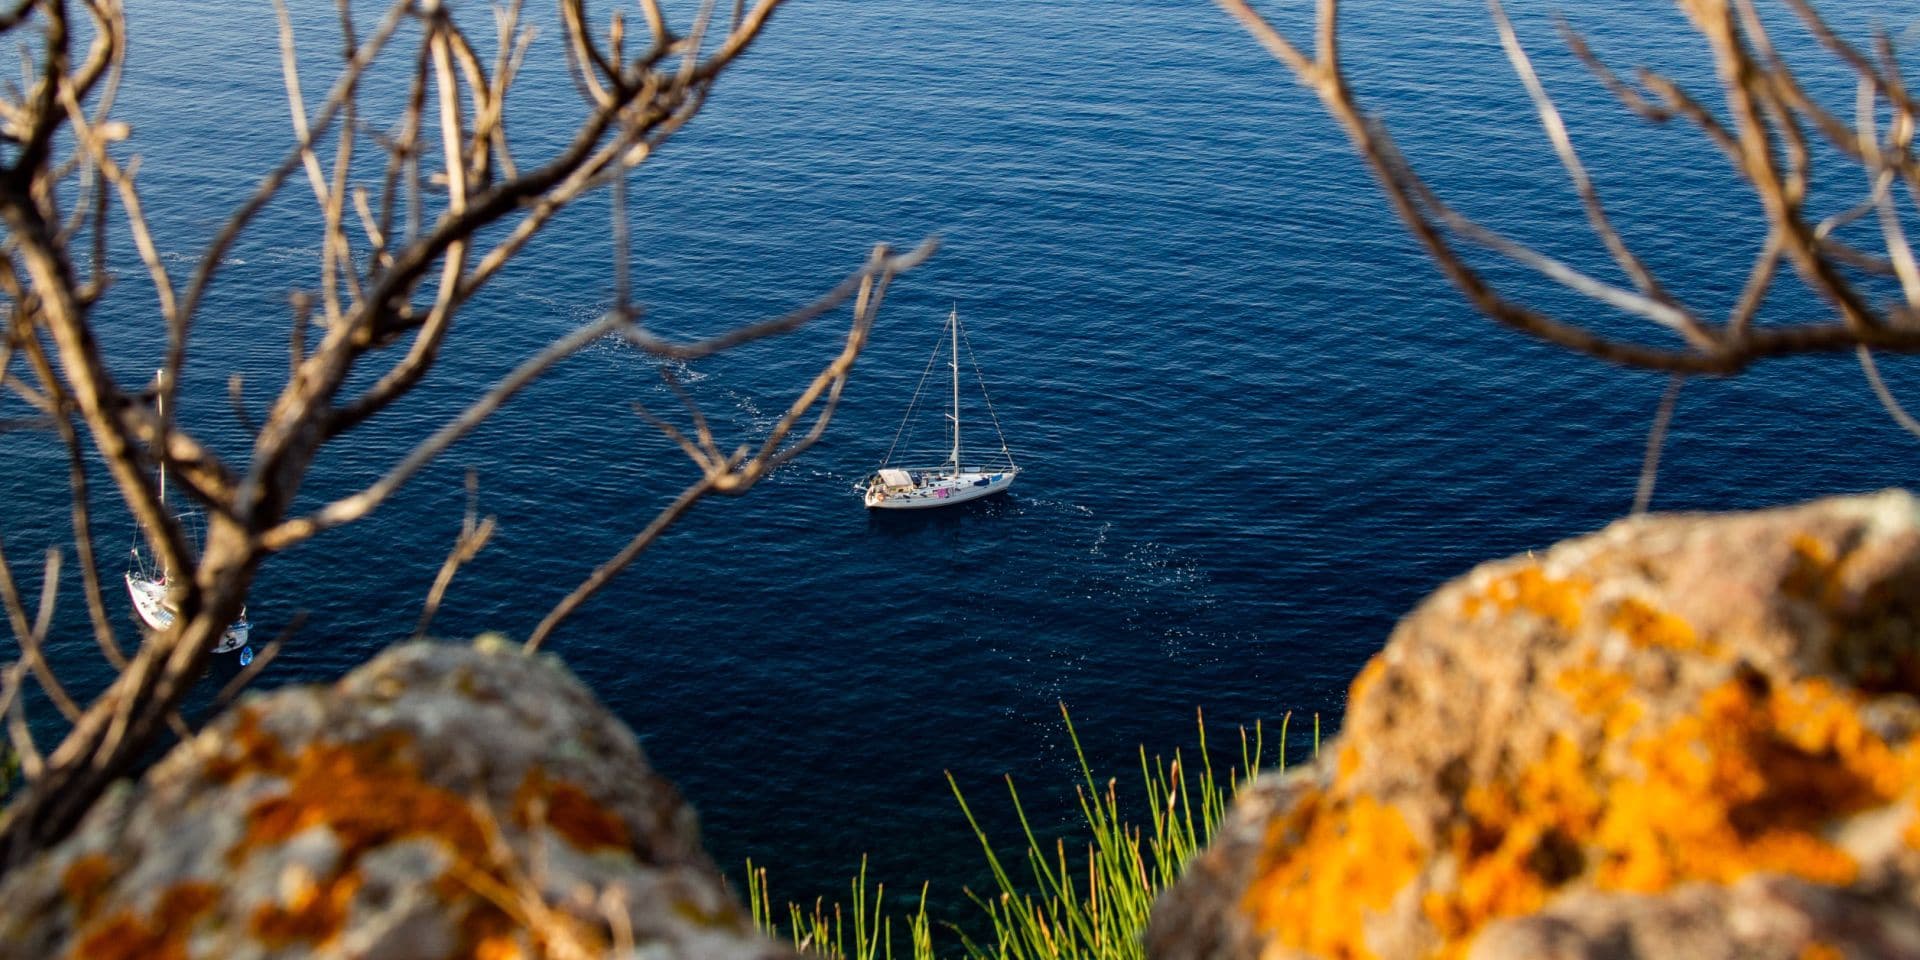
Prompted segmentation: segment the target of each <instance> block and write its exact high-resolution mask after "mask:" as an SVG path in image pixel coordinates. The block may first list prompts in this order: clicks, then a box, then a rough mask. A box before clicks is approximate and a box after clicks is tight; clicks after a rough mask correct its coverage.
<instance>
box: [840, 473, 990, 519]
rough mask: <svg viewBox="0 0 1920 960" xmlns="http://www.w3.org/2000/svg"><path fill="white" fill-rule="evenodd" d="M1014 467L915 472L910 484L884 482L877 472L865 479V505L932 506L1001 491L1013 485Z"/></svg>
mask: <svg viewBox="0 0 1920 960" xmlns="http://www.w3.org/2000/svg"><path fill="white" fill-rule="evenodd" d="M1019 472H1020V471H1019V470H1018V469H1012V470H1000V471H994V472H991V473H988V472H979V473H975V472H962V473H959V474H952V473H949V474H943V475H937V476H925V475H917V476H916V477H915V481H916V482H915V483H914V484H912V485H911V486H903V485H898V484H887V483H885V482H883V481H882V480H881V479H880V478H879V477H878V476H876V477H874V479H872V480H870V481H868V483H867V492H866V498H865V499H866V503H867V508H868V509H870V510H932V509H936V508H939V507H951V506H953V505H955V504H960V503H966V502H967V501H969V500H978V499H980V498H981V497H991V496H993V495H994V494H996V493H1004V492H1006V489H1007V488H1008V487H1011V486H1013V478H1014V477H1015V476H1016V475H1017V474H1018V473H1019Z"/></svg>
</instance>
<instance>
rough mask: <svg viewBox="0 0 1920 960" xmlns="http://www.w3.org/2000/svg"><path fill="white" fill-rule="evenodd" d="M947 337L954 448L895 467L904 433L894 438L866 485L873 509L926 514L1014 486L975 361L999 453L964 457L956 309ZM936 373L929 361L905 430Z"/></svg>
mask: <svg viewBox="0 0 1920 960" xmlns="http://www.w3.org/2000/svg"><path fill="white" fill-rule="evenodd" d="M946 334H947V335H946V337H944V338H942V339H945V340H946V341H947V349H948V354H949V356H948V365H949V367H950V369H951V371H952V374H953V394H952V396H953V399H952V405H951V406H949V407H948V408H947V417H946V419H947V421H948V424H949V425H950V427H951V428H952V441H953V443H952V449H951V452H950V453H949V454H948V456H947V460H946V461H945V462H944V463H941V464H937V465H934V466H911V465H904V464H895V463H893V454H894V449H897V448H898V447H899V445H900V433H895V434H894V443H893V447H891V448H889V449H888V450H887V456H886V459H885V460H883V461H882V462H881V464H880V468H879V469H878V470H876V471H875V472H874V474H873V475H872V476H871V477H868V478H867V480H866V483H865V484H864V490H863V499H864V500H865V501H866V504H867V507H868V508H869V509H873V510H924V509H928V508H932V507H945V506H952V505H953V504H956V503H965V502H967V501H968V500H978V499H980V498H981V497H987V496H992V495H993V494H996V493H1001V492H1003V491H1005V490H1006V489H1007V488H1008V487H1010V486H1012V485H1013V478H1014V477H1015V476H1018V475H1019V473H1020V468H1019V466H1017V465H1016V464H1015V463H1014V462H1013V453H1012V452H1011V451H1010V450H1008V449H1007V437H1006V434H1004V433H1001V431H1000V419H999V417H997V416H995V415H994V413H993V401H992V399H991V398H988V397H987V385H986V382H985V380H984V379H982V378H981V377H980V366H979V363H978V362H977V361H976V362H975V363H974V378H975V380H976V381H978V382H979V386H980V396H981V399H983V400H985V401H986V408H987V416H988V419H990V420H991V421H992V423H993V430H994V433H995V435H997V436H998V437H999V439H1000V449H999V450H998V451H997V452H996V453H993V454H989V455H987V456H984V457H982V456H978V455H976V456H975V458H974V459H973V460H971V461H969V460H966V459H965V458H964V457H963V451H962V448H961V445H960V343H961V329H960V309H959V307H955V308H954V309H953V310H952V311H951V312H949V313H948V314H947V329H946ZM968 356H969V357H971V356H972V347H971V345H969V346H968ZM938 358H939V348H938V347H937V346H936V347H935V350H934V359H936V360H937V359H938ZM932 372H933V362H932V361H931V360H930V361H928V363H927V371H926V373H923V374H921V377H920V385H919V387H917V388H915V390H914V392H913V399H912V400H911V401H910V402H908V404H907V415H906V418H905V419H903V420H902V421H901V424H900V430H901V432H904V431H905V430H906V428H907V425H908V423H909V422H910V421H911V420H912V418H913V411H914V407H915V406H916V405H917V404H918V403H919V402H920V393H921V391H922V390H924V389H925V388H926V385H927V376H928V375H929V374H931V373H932Z"/></svg>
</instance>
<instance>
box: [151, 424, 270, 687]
mask: <svg viewBox="0 0 1920 960" xmlns="http://www.w3.org/2000/svg"><path fill="white" fill-rule="evenodd" d="M166 503H167V464H166V461H164V460H162V461H161V463H160V505H161V506H162V507H164V506H166ZM176 516H178V517H180V518H181V519H183V520H187V521H189V522H188V526H189V528H190V529H191V527H192V522H191V521H192V519H194V518H195V515H193V514H176ZM169 575H170V571H169V570H167V568H166V566H165V565H164V564H163V565H161V566H160V567H159V568H158V569H154V568H150V567H148V565H147V563H146V561H145V560H143V559H142V558H141V556H140V548H139V547H134V548H133V562H132V563H131V564H130V565H129V566H128V567H127V595H128V596H129V597H131V598H133V612H134V613H135V614H136V615H137V616H138V617H139V618H140V622H141V623H144V624H146V625H147V626H148V627H150V628H152V629H154V630H166V629H167V628H169V627H172V626H173V618H174V616H175V615H176V614H177V613H179V610H178V609H177V608H176V607H175V606H174V604H173V600H172V598H171V597H169V596H168V593H169V590H168V586H167V583H168V578H169ZM252 631H253V625H252V624H250V623H248V622H247V611H246V608H245V607H242V608H241V609H240V619H238V620H235V621H234V622H233V623H232V625H230V626H228V627H227V630H226V632H225V633H224V634H221V636H220V642H219V644H217V645H216V646H215V647H214V648H213V652H214V653H231V652H232V651H235V650H241V649H242V648H245V652H243V653H242V654H241V658H242V659H243V660H251V659H253V657H252V653H253V648H251V647H248V646H247V637H248V635H249V634H251V633H252Z"/></svg>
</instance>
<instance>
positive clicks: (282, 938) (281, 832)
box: [0, 643, 791, 960]
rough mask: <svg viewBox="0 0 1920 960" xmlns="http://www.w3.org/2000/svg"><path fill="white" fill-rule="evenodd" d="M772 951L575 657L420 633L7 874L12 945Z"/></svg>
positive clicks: (167, 951)
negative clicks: (579, 672)
mask: <svg viewBox="0 0 1920 960" xmlns="http://www.w3.org/2000/svg"><path fill="white" fill-rule="evenodd" d="M292 956H299V957H309V956H312V957H341V958H346V957H353V958H362V960H381V958H394V960H401V958H405V960H432V958H441V957H476V958H494V960H505V958H511V957H555V958H567V957H602V956H609V957H641V956H645V957H647V958H649V960H670V958H693V957H699V958H702V960H760V958H783V960H784V958H787V957H790V956H791V952H790V951H788V950H786V949H784V948H782V947H779V946H777V945H776V944H774V943H773V942H771V941H769V940H767V939H765V938H763V937H761V936H760V935H758V934H757V933H756V932H755V931H754V929H753V926H752V923H751V922H750V919H749V918H748V916H747V915H746V913H745V912H744V911H743V910H742V909H741V907H740V905H739V904H738V903H737V902H736V901H735V900H734V899H733V897H732V896H731V895H730V894H729V893H728V890H727V888H726V884H725V882H724V881H723V880H722V878H721V876H720V874H719V872H718V871H717V870H715V868H714V866H713V864H712V863H711V861H710V860H709V859H708V858H707V856H706V854H705V853H704V852H702V850H701V847H700V843H699V838H698V833H697V828H696V824H695V819H694V814H693V811H692V809H691V808H689V807H688V806H687V805H686V804H685V803H684V802H683V801H682V800H681V799H680V797H679V796H678V795H677V794H676V793H675V791H674V789H673V787H672V786H671V785H670V784H668V783H667V782H666V781H665V780H663V779H661V778H660V777H659V776H657V775H655V774H654V773H653V772H652V770H650V769H649V767H648V765H647V761H646V757H645V756H644V755H643V754H642V753H641V751H640V747H639V744H638V743H637V742H636V741H635V740H634V737H633V735H632V733H630V732H629V731H628V730H627V729H626V727H625V726H623V725H622V724H621V723H620V722H619V721H618V720H616V719H614V718H613V717H612V716H611V715H609V714H608V713H607V712H606V710H605V709H604V708H602V707H601V706H600V705H599V704H598V703H597V702H596V701H595V700H594V698H593V697H592V695H591V694H589V693H588V692H587V690H586V689H585V688H584V687H583V686H582V685H581V684H580V683H579V682H578V681H577V680H575V679H574V678H573V677H572V676H571V675H569V674H568V673H567V672H566V670H565V669H564V668H562V667H560V666H559V665H558V662H557V661H555V660H552V659H551V658H545V657H528V656H525V655H522V654H521V653H520V652H519V651H518V649H516V648H510V647H508V646H506V645H504V644H497V643H483V644H480V645H476V646H475V647H459V646H449V645H432V644H410V645H406V646H402V647H397V648H395V649H392V650H390V651H388V652H386V653H384V654H382V655H381V656H379V657H378V658H376V659H375V660H373V661H372V662H370V663H368V664H366V665H365V666H362V667H361V668H359V669H357V670H355V671H353V672H352V673H351V674H349V675H348V676H347V677H346V678H345V679H343V680H341V681H340V682H339V683H338V684H335V685H332V686H315V687H299V688H290V689H283V690H279V691H276V692H274V693H271V694H269V695H265V696H258V697H253V698H250V699H248V700H246V701H243V702H242V704H241V705H239V706H238V707H236V708H235V709H233V710H231V711H229V712H228V713H227V714H225V715H224V716H222V717H221V718H220V719H218V720H217V721H215V722H214V723H213V724H211V725H210V726H208V727H207V728H206V729H205V730H204V731H203V732H202V733H200V734H199V735H198V736H197V737H195V738H193V739H192V740H190V741H187V742H185V743H182V744H180V745H179V746H178V747H176V748H175V749H174V750H173V751H171V752H170V753H169V754H168V755H167V756H166V757H165V758H164V759H162V760H161V761H160V762H159V763H158V764H157V765H156V766H154V767H153V768H152V769H151V770H150V771H149V772H148V773H147V774H146V775H145V776H144V777H143V778H141V780H140V782H139V783H138V784H137V785H122V786H121V787H120V788H118V789H116V790H115V791H114V792H112V793H110V794H109V795H108V796H107V797H106V798H105V799H104V800H103V801H102V802H101V803H99V804H98V805H97V806H96V807H95V808H94V809H93V810H92V811H91V812H90V813H89V814H88V816H87V818H86V820H85V821H84V822H83V823H82V825H81V827H80V828H79V829H78V830H77V831H75V833H74V834H73V836H71V837H69V838H68V839H67V840H65V841H64V842H62V843H61V844H60V845H58V846H57V847H55V848H53V849H51V850H50V851H48V852H47V853H46V854H44V855H43V856H41V857H40V858H38V859H37V860H35V861H33V862H32V863H30V864H28V865H26V866H25V867H22V868H20V869H17V870H15V871H14V872H13V873H11V874H10V875H9V876H8V877H7V878H6V881H5V883H4V885H0V957H3V958H8V960H11V958H49V957H85V958H121V957H124V958H129V960H132V958H146V960H188V958H222V960H251V958H266V957H292Z"/></svg>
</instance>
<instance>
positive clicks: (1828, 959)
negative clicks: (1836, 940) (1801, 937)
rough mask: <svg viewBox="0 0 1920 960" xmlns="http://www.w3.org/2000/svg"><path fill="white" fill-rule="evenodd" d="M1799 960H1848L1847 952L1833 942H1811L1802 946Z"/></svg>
mask: <svg viewBox="0 0 1920 960" xmlns="http://www.w3.org/2000/svg"><path fill="white" fill-rule="evenodd" d="M1799 960H1847V954H1846V951H1844V950H1841V949H1840V948H1839V947H1836V946H1833V945H1832V944H1826V943H1809V944H1807V945H1806V946H1805V947H1802V948H1801V950H1800V957H1799Z"/></svg>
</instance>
